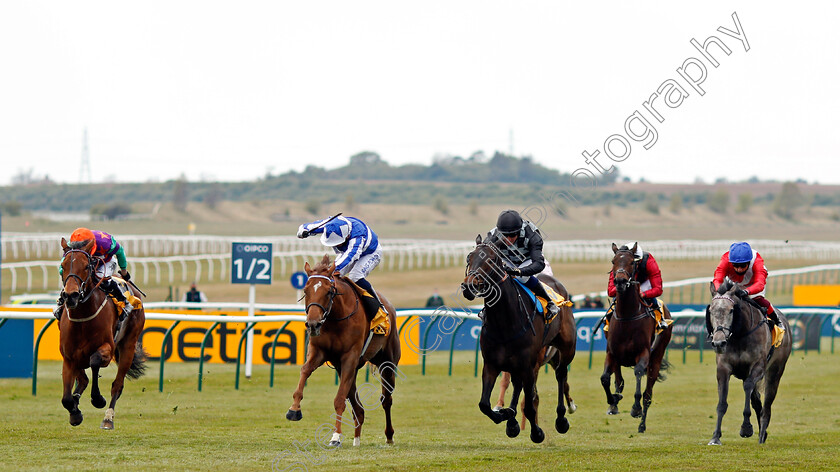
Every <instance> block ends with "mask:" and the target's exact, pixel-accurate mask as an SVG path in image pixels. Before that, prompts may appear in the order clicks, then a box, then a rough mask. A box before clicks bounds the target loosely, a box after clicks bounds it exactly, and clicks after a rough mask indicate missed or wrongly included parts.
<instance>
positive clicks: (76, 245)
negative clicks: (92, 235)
mask: <svg viewBox="0 0 840 472" xmlns="http://www.w3.org/2000/svg"><path fill="white" fill-rule="evenodd" d="M90 242H91V240H90V239H85V240H84V241H70V242H69V243H67V247H68V248H70V249H84V248H85V247H87V245H88V244H90Z"/></svg>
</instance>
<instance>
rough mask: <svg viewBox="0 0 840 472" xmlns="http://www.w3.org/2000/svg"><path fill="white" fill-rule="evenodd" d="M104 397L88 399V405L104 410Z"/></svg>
mask: <svg viewBox="0 0 840 472" xmlns="http://www.w3.org/2000/svg"><path fill="white" fill-rule="evenodd" d="M105 403H106V402H105V397H103V396H102V395H99V396H98V397H90V404H91V405H93V407H94V408H105Z"/></svg>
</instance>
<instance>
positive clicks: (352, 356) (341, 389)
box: [328, 351, 364, 447]
mask: <svg viewBox="0 0 840 472" xmlns="http://www.w3.org/2000/svg"><path fill="white" fill-rule="evenodd" d="M359 355H360V354H359V353H358V352H356V351H349V352H347V353H345V354H344V355H343V356H342V357H341V361H340V362H341V365H337V366H335V369H336V371H338V373H339V375H340V380H339V382H338V391H337V392H336V394H335V398H334V399H333V408H334V409H335V431H333V435H332V439H330V442H329V444H328V446H330V447H340V446H341V434H342V430H341V426H342V423H344V411H345V410H346V409H347V397H348V396H349V395H350V392H351V391H353V392H355V390H356V372H357V370H356V366H357V364H358V362H359ZM350 416H351V417H352V414H351V415H350ZM360 420H362V421H363V420H364V416H362V417H361V418H356V419H355V421H353V422H352V423H351V422H348V423H345V424H348V425H352V426H353V427H354V429H355V431H356V434H357V437H359V438H360V441H361V434H362V425H361V423H360V422H359V421H360Z"/></svg>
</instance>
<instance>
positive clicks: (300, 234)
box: [297, 226, 309, 239]
mask: <svg viewBox="0 0 840 472" xmlns="http://www.w3.org/2000/svg"><path fill="white" fill-rule="evenodd" d="M297 237H299V238H300V239H303V238H307V237H309V231H306V230H305V229H303V227H302V226H301V228H300V229H299V230H298V233H297Z"/></svg>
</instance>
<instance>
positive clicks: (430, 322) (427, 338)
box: [420, 316, 440, 375]
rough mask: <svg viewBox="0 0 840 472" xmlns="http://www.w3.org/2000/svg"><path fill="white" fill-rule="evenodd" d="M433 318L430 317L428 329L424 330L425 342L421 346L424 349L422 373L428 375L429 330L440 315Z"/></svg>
mask: <svg viewBox="0 0 840 472" xmlns="http://www.w3.org/2000/svg"><path fill="white" fill-rule="evenodd" d="M433 318H434V319H430V320H429V326H427V327H426V330H425V331H424V332H423V344H422V346H421V347H420V349H421V350H422V351H423V353H422V356H423V369H422V371H421V373H422V375H426V356H427V355H428V353H427V352H426V343H427V342H428V340H429V331H431V329H432V326H434V325H435V323H437V322H438V320H439V319H440V316H433Z"/></svg>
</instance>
